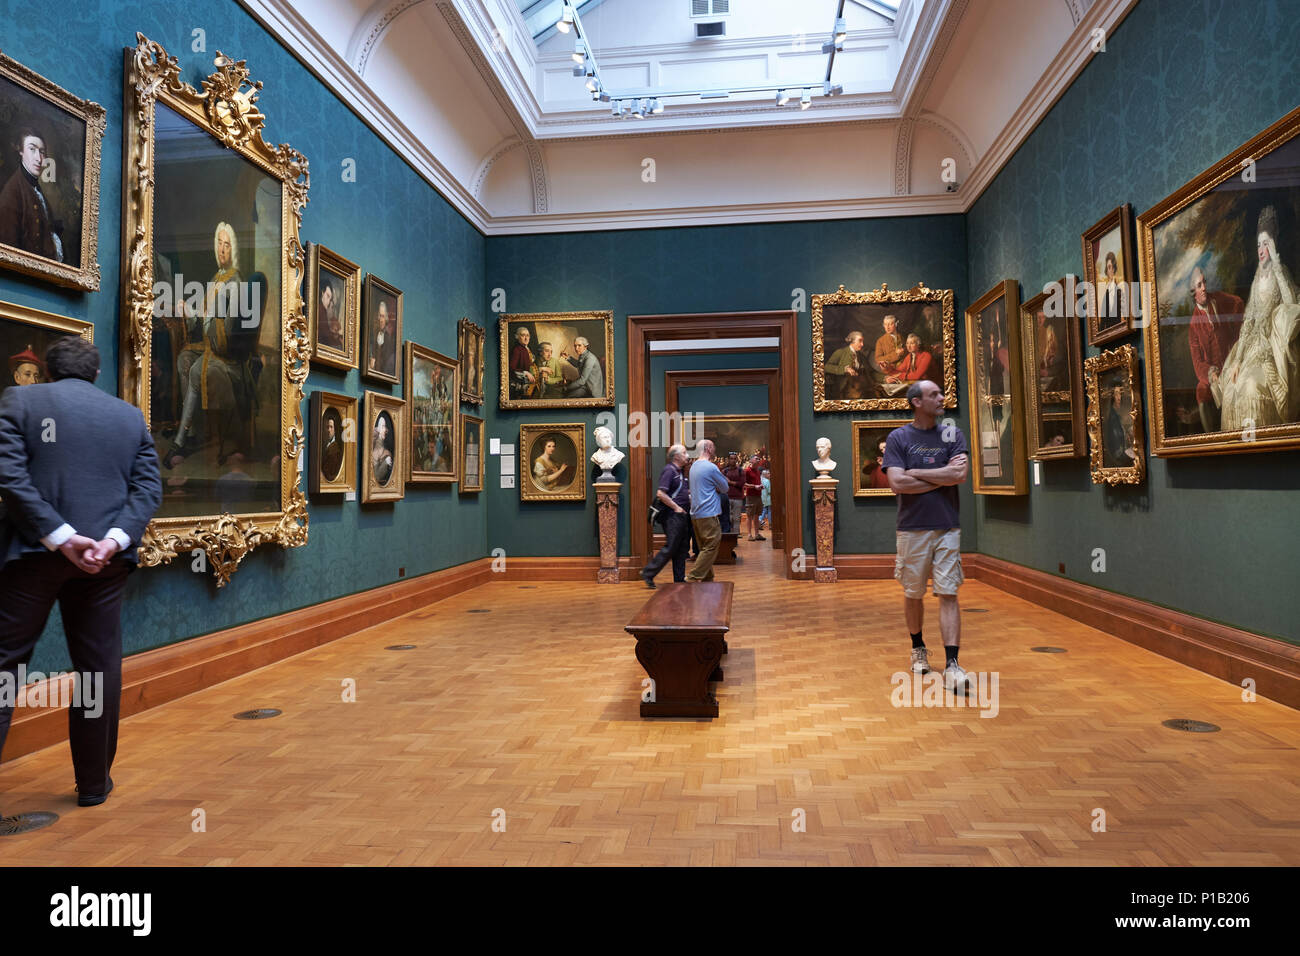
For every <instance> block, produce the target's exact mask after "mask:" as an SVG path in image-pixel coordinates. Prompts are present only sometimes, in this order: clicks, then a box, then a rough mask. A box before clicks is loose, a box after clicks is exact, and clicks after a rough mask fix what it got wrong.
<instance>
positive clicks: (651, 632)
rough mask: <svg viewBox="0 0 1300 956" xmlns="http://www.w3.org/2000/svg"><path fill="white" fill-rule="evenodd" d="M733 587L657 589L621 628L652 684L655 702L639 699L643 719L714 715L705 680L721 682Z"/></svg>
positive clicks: (715, 583) (715, 710)
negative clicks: (627, 634) (626, 634)
mask: <svg viewBox="0 0 1300 956" xmlns="http://www.w3.org/2000/svg"><path fill="white" fill-rule="evenodd" d="M733 589H734V585H732V583H731V582H730V581H701V582H699V583H698V584H691V583H685V584H676V583H674V584H664V585H660V586H659V587H658V588H657V589H656V590H655V593H654V595H653V596H651V598H650V600H648V601H646V603H645V604H644V605H643V606H642V607H641V610H639V611H637V613H636V616H635V617H633V618H632V621H631V623H630V624H628V625H627V627H625V628H624V630H625V631H627V632H628V633H629V634H631V635H632V636H633V637H635V638H636V659H637V660H638V661H640V662H641V666H642V667H644V668H645V672H646V674H648V675H649V677H650V679H651V680H652V681H654V684H653V685H652V686H653V689H654V700H650V701H647V700H642V701H641V716H642V717H717V716H718V699H717V698H716V697H714V696H713V694H711V693H710V692H709V681H711V680H722V668H721V667H720V666H719V662H720V661H721V660H722V655H723V654H725V653H727V640H726V636H725V635H726V633H727V631H729V630H731V597H732V592H733Z"/></svg>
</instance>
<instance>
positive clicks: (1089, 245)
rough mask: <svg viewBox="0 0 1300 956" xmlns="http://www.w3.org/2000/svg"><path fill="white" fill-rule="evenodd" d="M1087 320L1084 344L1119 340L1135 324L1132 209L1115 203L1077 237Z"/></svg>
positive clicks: (1138, 306) (1138, 300) (1138, 309)
mask: <svg viewBox="0 0 1300 956" xmlns="http://www.w3.org/2000/svg"><path fill="white" fill-rule="evenodd" d="M1079 240H1080V243H1081V245H1082V247H1083V278H1084V281H1085V282H1087V283H1088V285H1087V287H1086V288H1085V290H1084V293H1085V294H1084V299H1085V302H1086V306H1085V308H1086V309H1087V319H1088V344H1089V345H1092V346H1101V345H1105V344H1106V343H1107V342H1113V341H1115V339H1122V338H1123V337H1124V336H1126V335H1128V334H1129V333H1130V332H1132V331H1133V329H1134V328H1136V327H1137V326H1138V324H1139V323H1140V321H1141V317H1142V296H1141V295H1140V294H1139V293H1138V292H1137V290H1138V289H1139V286H1138V284H1137V257H1136V256H1135V255H1134V254H1133V211H1132V209H1131V208H1130V207H1129V204H1128V203H1124V204H1123V205H1122V206H1116V207H1115V208H1114V209H1112V210H1111V211H1110V212H1108V213H1106V215H1104V216H1102V217H1101V219H1100V220H1098V221H1097V222H1095V223H1093V225H1092V226H1091V227H1090V228H1089V229H1087V230H1086V231H1085V232H1084V233H1083V235H1082V236H1080V237H1079Z"/></svg>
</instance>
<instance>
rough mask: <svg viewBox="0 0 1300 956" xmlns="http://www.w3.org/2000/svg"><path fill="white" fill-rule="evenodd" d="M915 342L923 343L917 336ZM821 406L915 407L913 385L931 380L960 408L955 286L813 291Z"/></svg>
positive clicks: (816, 404) (816, 392)
mask: <svg viewBox="0 0 1300 956" xmlns="http://www.w3.org/2000/svg"><path fill="white" fill-rule="evenodd" d="M913 340H915V346H916V347H915V348H913V347H912V342H913ZM812 342H813V411H817V412H859V411H888V410H904V411H905V410H906V409H907V407H908V406H907V398H906V392H907V389H908V388H909V387H910V386H911V384H912V383H913V382H916V381H920V380H921V379H929V380H930V381H932V382H934V383H935V384H936V385H938V386H939V387H940V388H941V389H943V407H944V408H956V407H957V336H956V325H955V319H954V317H953V298H952V290H951V289H927V288H926V287H925V285H924V284H920V283H918V284H917V285H915V286H913V287H912V288H910V289H908V290H907V291H906V292H893V291H890V289H889V288H888V286H886V285H885V284H884V283H881V286H880V288H879V289H877V290H876V291H874V292H847V291H845V289H844V286H840V288H839V291H837V292H832V293H819V294H817V295H814V296H813V297H812Z"/></svg>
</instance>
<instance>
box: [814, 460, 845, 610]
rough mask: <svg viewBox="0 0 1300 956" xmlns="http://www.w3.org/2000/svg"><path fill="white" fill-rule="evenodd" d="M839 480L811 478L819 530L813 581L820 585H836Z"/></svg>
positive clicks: (815, 525) (816, 526) (816, 522)
mask: <svg viewBox="0 0 1300 956" xmlns="http://www.w3.org/2000/svg"><path fill="white" fill-rule="evenodd" d="M839 483H840V480H839V479H838V478H829V477H822V478H810V479H808V484H810V485H812V493H813V514H814V522H813V524H814V527H815V528H816V529H817V566H816V568H814V569H813V580H814V581H816V582H818V583H819V584H834V583H835V581H836V580H837V579H838V576H837V575H836V573H835V489H836V487H837V486H838V485H839Z"/></svg>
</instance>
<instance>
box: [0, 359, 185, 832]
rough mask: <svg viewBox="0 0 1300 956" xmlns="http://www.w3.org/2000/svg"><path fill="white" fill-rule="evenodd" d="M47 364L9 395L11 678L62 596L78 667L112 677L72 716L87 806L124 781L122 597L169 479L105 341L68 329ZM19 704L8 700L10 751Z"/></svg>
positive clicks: (0, 523) (1, 421) (1, 671)
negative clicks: (108, 373)
mask: <svg viewBox="0 0 1300 956" xmlns="http://www.w3.org/2000/svg"><path fill="white" fill-rule="evenodd" d="M45 365H46V368H47V370H48V372H49V375H50V378H51V380H52V381H50V382H49V383H48V384H44V385H27V386H24V387H22V388H9V389H6V390H5V392H4V395H3V397H0V678H3V679H5V680H7V681H8V682H10V683H11V684H12V683H14V682H16V680H17V673H18V668H19V667H20V666H24V667H25V666H26V664H27V662H28V661H30V660H31V657H32V651H33V650H34V649H35V647H36V641H37V639H38V638H39V637H40V635H41V631H42V630H43V629H44V628H45V621H46V618H48V617H49V614H50V609H51V608H52V607H53V606H54V602H55V601H56V600H57V601H58V602H59V610H60V611H61V613H62V615H63V630H64V632H65V634H66V635H67V640H68V653H69V655H70V657H71V658H72V665H73V669H74V670H75V671H76V672H77V673H78V674H85V675H91V674H93V675H96V676H98V675H103V685H102V696H103V699H102V709H101V708H99V707H96V711H97V713H92V712H90V710H89V708H87V707H77V706H73V707H72V709H71V711H70V713H69V719H68V738H69V743H70V744H71V748H72V764H73V768H74V770H75V772H76V780H77V793H78V797H77V803H78V804H79V805H80V806H83V807H86V806H96V805H98V804H101V803H103V802H104V801H105V800H107V799H108V793H109V791H110V790H112V789H113V780H112V778H111V777H110V776H109V770H110V769H111V768H112V765H113V757H114V755H115V753H116V752H117V722H118V713H119V710H120V706H121V697H122V622H121V617H122V594H123V591H124V590H125V587H126V576H127V574H128V573H129V572H130V571H131V570H133V569H134V567H135V562H136V546H137V545H138V544H139V541H140V538H141V536H142V535H143V534H144V532H145V529H146V528H147V527H148V525H149V521H150V519H151V518H152V517H153V514H154V512H155V511H156V510H157V509H158V505H159V504H160V503H161V501H162V482H161V481H160V480H159V477H158V454H157V452H156V450H155V449H154V444H153V438H152V437H151V436H150V434H149V429H148V428H147V427H146V426H145V421H144V416H143V415H142V414H141V413H140V409H138V408H136V407H135V406H133V405H129V404H127V403H126V402H124V401H122V400H120V399H117V398H114V397H112V396H111V395H108V394H107V393H105V392H102V391H100V390H99V389H98V388H96V387H95V386H94V384H93V383H94V381H95V378H96V376H97V375H98V374H99V350H98V349H96V348H95V346H94V345H92V344H91V343H89V342H87V341H86V340H85V339H82V338H79V337H77V336H66V337H64V338H61V339H58V340H57V341H56V342H54V343H53V344H52V345H51V346H50V347H49V349H48V350H47V351H46V353H45ZM83 679H84V678H83ZM12 713H13V706H12V703H8V704H4V705H0V749H3V747H4V739H5V736H6V735H7V734H8V731H9V722H10V718H11V717H12Z"/></svg>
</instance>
